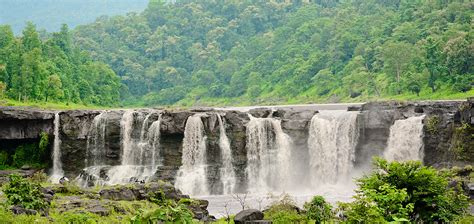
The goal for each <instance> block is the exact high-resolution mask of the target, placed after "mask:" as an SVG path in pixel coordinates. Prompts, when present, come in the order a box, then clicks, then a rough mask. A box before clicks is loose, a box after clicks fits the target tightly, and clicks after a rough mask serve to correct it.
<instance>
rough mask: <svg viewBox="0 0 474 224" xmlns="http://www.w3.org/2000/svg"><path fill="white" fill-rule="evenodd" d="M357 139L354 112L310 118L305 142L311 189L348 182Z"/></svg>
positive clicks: (323, 113)
mask: <svg viewBox="0 0 474 224" xmlns="http://www.w3.org/2000/svg"><path fill="white" fill-rule="evenodd" d="M358 138H359V128H358V125H357V112H347V111H321V112H320V113H319V114H316V115H314V117H313V118H312V119H311V125H310V128H309V138H308V148H309V156H310V167H311V184H312V185H313V186H318V185H320V184H325V183H329V184H335V183H337V182H338V181H344V180H347V179H348V176H349V172H350V171H351V169H352V167H353V162H354V160H355V147H356V145H357V141H358Z"/></svg>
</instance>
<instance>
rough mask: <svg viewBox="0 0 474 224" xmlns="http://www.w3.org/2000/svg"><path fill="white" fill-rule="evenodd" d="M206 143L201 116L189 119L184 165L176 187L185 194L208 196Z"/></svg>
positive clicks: (184, 145) (184, 141)
mask: <svg viewBox="0 0 474 224" xmlns="http://www.w3.org/2000/svg"><path fill="white" fill-rule="evenodd" d="M206 141H207V137H206V136H205V135H204V124H203V123H202V120H201V115H199V114H196V115H193V116H191V117H189V118H188V120H187V122H186V128H185V130H184V140H183V156H182V165H181V167H180V168H179V171H178V176H177V179H176V187H177V188H179V189H180V190H181V191H183V193H185V194H191V195H208V194H209V190H208V183H207V167H206Z"/></svg>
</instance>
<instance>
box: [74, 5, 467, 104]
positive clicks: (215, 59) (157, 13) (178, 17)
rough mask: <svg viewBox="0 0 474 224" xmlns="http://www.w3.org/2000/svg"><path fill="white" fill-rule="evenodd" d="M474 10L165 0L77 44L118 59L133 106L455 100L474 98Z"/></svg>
mask: <svg viewBox="0 0 474 224" xmlns="http://www.w3.org/2000/svg"><path fill="white" fill-rule="evenodd" d="M392 2H397V3H396V4H395V3H393V4H392ZM472 12H473V9H472V7H471V4H470V3H469V2H459V1H448V2H442V1H415V2H411V1H330V3H328V1H308V2H306V1H305V2H304V3H303V2H301V1H276V2H275V1H272V2H268V1H176V2H172V3H171V2H153V3H150V4H149V6H148V8H147V9H146V10H145V11H144V12H143V13H141V14H130V15H128V16H120V17H111V18H105V17H104V18H100V19H98V20H97V21H96V22H95V23H93V24H91V25H86V26H81V27H78V28H77V29H76V30H75V32H74V35H73V42H74V43H76V44H77V45H78V46H79V47H80V48H81V49H85V50H87V51H89V52H90V53H91V55H92V56H93V58H94V59H97V60H101V61H104V62H106V63H107V64H108V65H110V66H111V68H112V69H113V70H114V71H115V73H116V74H118V75H119V76H120V77H121V78H122V83H123V84H124V85H126V89H127V90H128V91H129V94H124V95H123V96H125V95H126V96H127V97H126V99H125V101H124V102H126V103H130V104H133V103H135V104H144V105H147V106H151V105H170V104H176V105H186V106H189V105H196V104H199V105H209V104H235V103H238V104H257V103H262V102H263V103H282V102H283V103H297V102H322V101H333V102H335V101H368V100H373V99H381V98H385V99H440V98H453V99H455V98H465V97H467V96H470V95H472V94H473V92H472V91H473V89H472V86H473V84H474V83H473V80H474V79H473V78H472V74H474V72H473V66H472V63H470V61H472V58H473V53H472V52H474V51H473V50H472V46H474V45H473V44H472V40H473V37H472V26H470V18H471V17H472V16H471V15H472ZM453 18H454V19H453ZM368 30H369V31H370V32H367V31H368ZM137 99H139V100H137Z"/></svg>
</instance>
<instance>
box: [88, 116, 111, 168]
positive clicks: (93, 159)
mask: <svg viewBox="0 0 474 224" xmlns="http://www.w3.org/2000/svg"><path fill="white" fill-rule="evenodd" d="M106 126H107V112H102V113H100V114H99V115H97V116H95V117H94V120H93V121H92V125H91V127H90V129H89V134H88V138H87V155H86V163H85V164H86V165H87V166H96V165H99V164H101V163H103V162H104V159H105V154H106V152H105V151H106V148H105V131H106Z"/></svg>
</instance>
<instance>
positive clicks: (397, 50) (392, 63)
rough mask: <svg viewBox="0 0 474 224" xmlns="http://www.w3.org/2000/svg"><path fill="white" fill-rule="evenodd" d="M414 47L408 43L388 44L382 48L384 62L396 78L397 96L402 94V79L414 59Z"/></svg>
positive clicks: (388, 70)
mask: <svg viewBox="0 0 474 224" xmlns="http://www.w3.org/2000/svg"><path fill="white" fill-rule="evenodd" d="M413 54H414V52H413V46H412V45H410V44H409V43H406V42H392V41H390V42H387V43H385V44H384V45H383V46H382V61H383V63H384V68H385V69H386V70H387V72H388V73H389V74H393V75H394V76H395V79H396V82H397V94H400V93H401V92H402V89H401V79H402V76H403V75H404V73H405V72H407V70H408V67H409V66H410V62H411V61H412V59H413V57H414V55H413Z"/></svg>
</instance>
